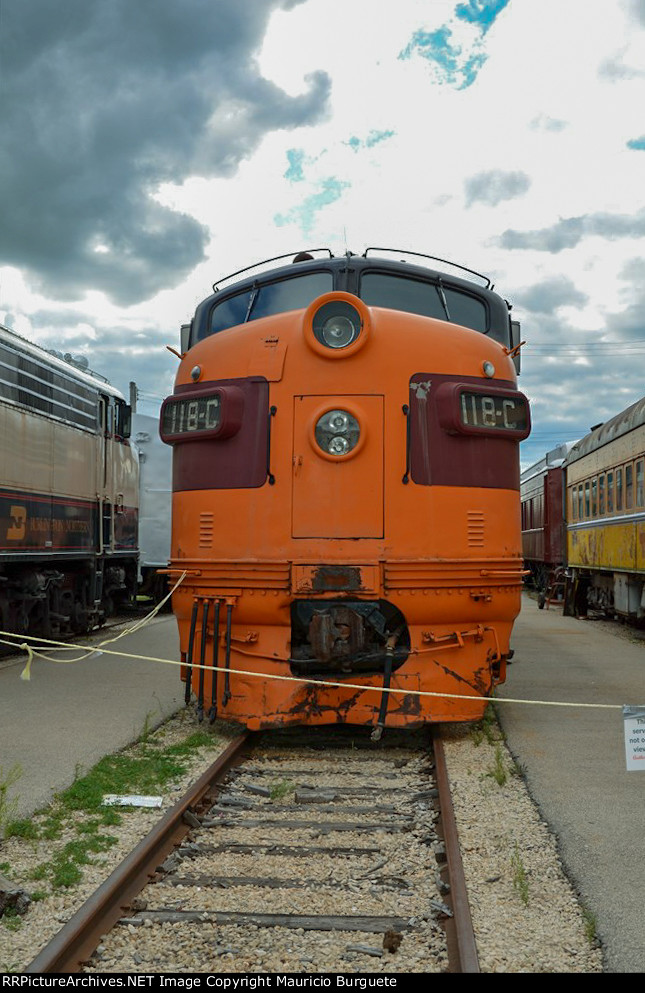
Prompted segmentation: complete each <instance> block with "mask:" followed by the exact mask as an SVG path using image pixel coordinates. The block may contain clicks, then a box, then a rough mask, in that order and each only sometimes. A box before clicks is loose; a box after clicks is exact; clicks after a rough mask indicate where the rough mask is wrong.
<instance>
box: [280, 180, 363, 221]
mask: <svg viewBox="0 0 645 993" xmlns="http://www.w3.org/2000/svg"><path fill="white" fill-rule="evenodd" d="M351 185H352V184H351V183H346V182H344V181H343V180H341V179H336V178H335V177H334V176H330V177H329V178H328V179H324V180H323V181H322V183H321V184H320V189H319V190H318V192H317V193H312V194H311V196H308V197H307V198H306V199H305V200H304V201H303V202H302V203H301V204H299V205H298V206H297V207H292V208H291V210H289V211H287V213H286V214H276V215H275V216H274V218H273V220H274V223H275V224H276V225H277V227H279V228H282V227H284V226H285V225H286V224H299V225H300V229H301V231H302V233H303V234H309V233H310V231H311V228H312V227H313V223H314V220H315V218H316V214H317V213H318V212H319V211H321V210H322V209H323V207H327V206H328V205H329V204H330V203H335V201H336V200H339V199H340V197H341V196H342V194H343V190H345V189H346V188H347V187H349V186H351Z"/></svg>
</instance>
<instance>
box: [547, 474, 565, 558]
mask: <svg viewBox="0 0 645 993" xmlns="http://www.w3.org/2000/svg"><path fill="white" fill-rule="evenodd" d="M563 484H564V470H563V469H561V468H560V467H557V468H555V469H549V471H548V472H547V474H546V479H545V484H544V498H545V500H544V502H545V508H546V513H545V521H544V526H545V535H544V546H545V548H544V551H545V557H546V560H547V562H553V563H555V564H556V565H557V564H561V563H562V562H564V557H565V540H564V535H565V524H564V504H563V499H564V485H563Z"/></svg>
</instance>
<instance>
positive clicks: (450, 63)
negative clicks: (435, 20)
mask: <svg viewBox="0 0 645 993" xmlns="http://www.w3.org/2000/svg"><path fill="white" fill-rule="evenodd" d="M509 2H510V0H467V2H466V3H459V4H457V6H456V8H455V14H454V17H452V18H451V19H450V20H449V21H448V23H447V24H444V25H442V26H441V27H440V28H437V29H436V30H435V31H424V30H423V29H422V28H420V29H419V30H418V31H415V32H414V34H413V35H412V38H411V40H410V42H409V43H408V45H407V46H406V47H405V48H404V49H403V51H402V52H401V53H400V54H399V58H400V59H410V58H412V56H413V55H419V56H420V57H421V58H422V59H425V60H426V61H427V62H428V63H429V64H430V65H432V66H433V68H434V71H435V74H436V77H437V81H438V82H440V83H448V84H449V85H450V86H454V87H455V88H456V89H458V90H465V89H466V88H467V87H469V86H472V84H473V83H474V82H475V80H476V79H477V75H478V73H479V71H480V69H481V68H482V66H483V65H484V64H485V62H486V59H487V58H488V56H487V54H486V52H485V51H484V45H483V39H484V37H485V35H486V33H487V32H488V30H489V29H490V28H491V26H492V25H493V24H494V22H495V20H496V18H497V17H498V15H499V14H500V13H501V12H502V11H503V10H504V8H505V7H506V6H507V5H508V3H509Z"/></svg>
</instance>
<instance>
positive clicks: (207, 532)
mask: <svg viewBox="0 0 645 993" xmlns="http://www.w3.org/2000/svg"><path fill="white" fill-rule="evenodd" d="M213 531H214V522H213V514H212V513H211V512H205V513H203V514H200V515H199V547H200V548H212V547H213Z"/></svg>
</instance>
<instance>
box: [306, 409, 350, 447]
mask: <svg viewBox="0 0 645 993" xmlns="http://www.w3.org/2000/svg"><path fill="white" fill-rule="evenodd" d="M314 434H315V437H316V444H317V445H318V446H319V448H321V449H322V451H323V452H325V453H326V454H328V455H337V456H339V457H340V456H342V455H347V454H348V453H349V452H351V451H352V450H353V449H354V448H356V446H357V444H358V441H359V438H360V436H361V429H360V426H359V423H358V421H357V420H356V418H355V417H354V415H353V414H350V413H349V412H348V411H346V410H328V411H327V413H326V414H323V415H322V417H319V418H318V420H317V421H316V427H315V430H314Z"/></svg>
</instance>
